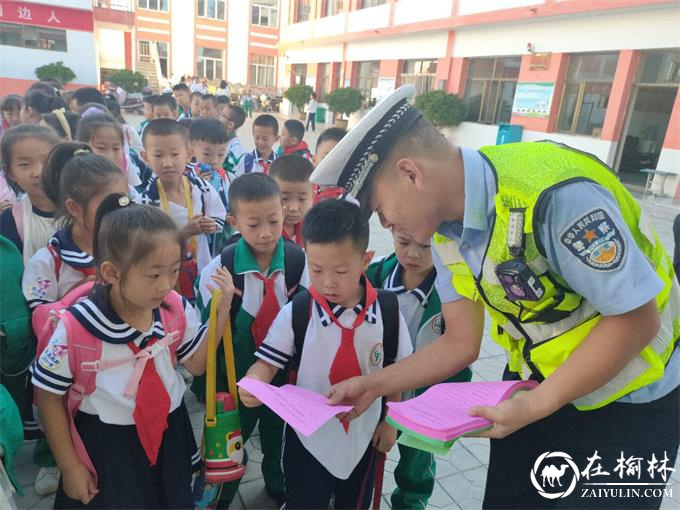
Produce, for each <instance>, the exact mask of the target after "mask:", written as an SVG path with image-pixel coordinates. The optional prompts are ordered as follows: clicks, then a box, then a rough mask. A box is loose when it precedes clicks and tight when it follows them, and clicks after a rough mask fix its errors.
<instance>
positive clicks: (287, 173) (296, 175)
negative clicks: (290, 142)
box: [269, 154, 314, 182]
mask: <svg viewBox="0 0 680 510" xmlns="http://www.w3.org/2000/svg"><path fill="white" fill-rule="evenodd" d="M313 171H314V165H312V162H311V161H309V160H308V159H305V158H303V157H302V156H298V155H296V154H290V155H288V156H281V157H279V158H276V159H275V160H274V162H273V163H272V164H271V166H270V167H269V175H271V176H272V177H274V178H275V179H281V180H282V181H285V182H309V176H310V175H312V172H313Z"/></svg>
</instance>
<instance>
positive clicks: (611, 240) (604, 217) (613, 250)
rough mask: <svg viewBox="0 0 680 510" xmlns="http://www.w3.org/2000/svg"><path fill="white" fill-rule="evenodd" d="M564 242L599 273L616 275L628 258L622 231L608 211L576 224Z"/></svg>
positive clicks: (563, 236)
mask: <svg viewBox="0 0 680 510" xmlns="http://www.w3.org/2000/svg"><path fill="white" fill-rule="evenodd" d="M560 242H561V243H562V244H563V245H564V246H565V247H566V248H567V250H569V252H571V254H572V255H574V256H575V257H576V258H577V259H578V260H580V261H581V262H583V263H584V264H585V265H587V266H588V267H590V268H592V269H595V270H598V271H614V270H616V269H618V268H619V267H621V264H622V263H623V261H624V260H625V256H626V244H625V240H624V238H623V235H622V234H621V231H620V230H619V228H618V227H617V225H616V224H615V223H614V221H613V220H612V219H611V217H610V216H609V214H608V213H607V211H605V210H604V209H599V208H598V209H594V210H592V211H590V212H588V213H586V214H584V215H582V216H580V217H579V218H577V219H576V220H574V221H573V222H572V224H571V225H570V226H569V227H568V228H567V229H566V230H565V231H564V232H562V234H561V235H560Z"/></svg>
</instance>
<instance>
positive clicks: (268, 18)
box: [251, 0, 279, 27]
mask: <svg viewBox="0 0 680 510" xmlns="http://www.w3.org/2000/svg"><path fill="white" fill-rule="evenodd" d="M277 5H278V0H257V2H253V8H252V11H251V17H252V19H251V23H252V24H253V25H259V26H261V27H276V26H278V17H279V8H278V7H277Z"/></svg>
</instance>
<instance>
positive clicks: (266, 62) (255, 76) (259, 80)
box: [249, 55, 275, 87]
mask: <svg viewBox="0 0 680 510" xmlns="http://www.w3.org/2000/svg"><path fill="white" fill-rule="evenodd" d="M274 70H275V63H274V57H270V56H268V55H250V80H249V83H250V84H251V85H255V86H258V87H273V86H274Z"/></svg>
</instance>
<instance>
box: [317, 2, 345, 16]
mask: <svg viewBox="0 0 680 510" xmlns="http://www.w3.org/2000/svg"><path fill="white" fill-rule="evenodd" d="M330 2H335V5H336V9H335V11H336V12H332V13H329V12H328V4H329V3H330ZM344 11H345V0H322V2H321V15H320V16H319V17H320V18H328V17H329V16H337V15H338V14H342V13H343V12H344Z"/></svg>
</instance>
